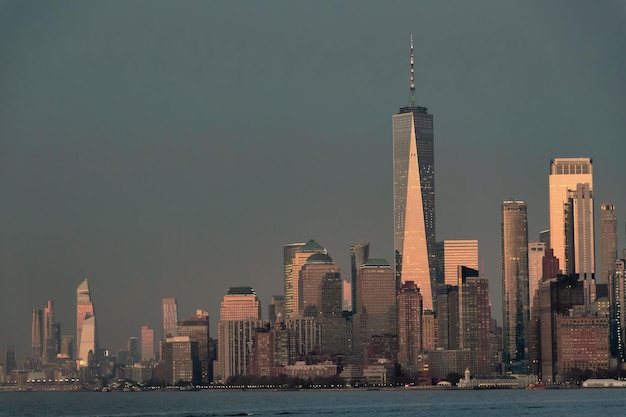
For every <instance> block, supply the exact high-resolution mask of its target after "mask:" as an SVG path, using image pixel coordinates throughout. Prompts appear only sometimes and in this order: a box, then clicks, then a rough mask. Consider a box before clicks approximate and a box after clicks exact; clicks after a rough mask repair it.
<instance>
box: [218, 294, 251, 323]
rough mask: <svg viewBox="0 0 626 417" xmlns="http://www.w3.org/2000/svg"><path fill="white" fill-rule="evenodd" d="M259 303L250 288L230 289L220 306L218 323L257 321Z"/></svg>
mask: <svg viewBox="0 0 626 417" xmlns="http://www.w3.org/2000/svg"><path fill="white" fill-rule="evenodd" d="M260 318H261V303H260V302H259V299H258V297H257V295H256V292H255V291H254V289H253V288H252V287H230V288H229V289H228V291H227V292H226V295H224V298H223V299H222V303H221V305H220V321H225V320H247V319H252V320H259V319H260Z"/></svg>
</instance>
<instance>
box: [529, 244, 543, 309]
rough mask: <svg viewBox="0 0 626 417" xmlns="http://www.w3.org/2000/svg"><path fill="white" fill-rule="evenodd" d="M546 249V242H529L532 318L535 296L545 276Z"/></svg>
mask: <svg viewBox="0 0 626 417" xmlns="http://www.w3.org/2000/svg"><path fill="white" fill-rule="evenodd" d="M545 251H546V244H545V242H540V241H533V242H529V243H528V297H529V299H530V304H531V306H530V315H531V320H532V314H533V313H532V312H533V305H532V304H533V297H535V295H536V294H537V289H538V288H539V281H541V279H542V278H543V257H544V255H545Z"/></svg>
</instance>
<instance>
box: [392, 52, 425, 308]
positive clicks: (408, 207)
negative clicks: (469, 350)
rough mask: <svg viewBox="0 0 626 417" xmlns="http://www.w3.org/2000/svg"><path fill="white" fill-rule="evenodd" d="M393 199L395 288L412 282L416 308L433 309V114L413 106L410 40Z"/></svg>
mask: <svg viewBox="0 0 626 417" xmlns="http://www.w3.org/2000/svg"><path fill="white" fill-rule="evenodd" d="M392 119H393V199H394V251H395V277H396V287H397V288H399V287H400V284H401V283H403V282H405V281H413V282H415V284H416V285H417V286H418V287H419V288H420V293H421V294H422V298H423V305H422V308H423V309H426V310H433V286H434V284H435V158H434V146H433V115H432V114H429V113H428V109H427V108H426V107H420V106H416V105H415V84H414V74H413V41H412V40H411V89H410V99H409V105H408V106H406V107H402V108H400V112H399V113H398V114H395V115H393V118H392Z"/></svg>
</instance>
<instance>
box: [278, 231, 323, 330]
mask: <svg viewBox="0 0 626 417" xmlns="http://www.w3.org/2000/svg"><path fill="white" fill-rule="evenodd" d="M315 253H322V254H326V253H327V251H326V249H324V248H323V247H322V246H320V245H319V244H318V243H317V242H316V241H314V240H313V239H311V240H309V241H308V242H307V243H305V244H302V243H292V244H289V245H286V246H285V247H284V267H285V319H288V318H292V317H296V316H301V315H302V312H301V311H300V306H301V305H302V303H301V301H300V294H301V293H302V291H301V289H300V287H299V285H300V269H302V266H303V265H304V263H305V262H306V260H307V259H308V258H309V256H311V255H313V254H315Z"/></svg>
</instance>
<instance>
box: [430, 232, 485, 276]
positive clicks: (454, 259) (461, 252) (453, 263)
mask: <svg viewBox="0 0 626 417" xmlns="http://www.w3.org/2000/svg"><path fill="white" fill-rule="evenodd" d="M435 248H436V250H435V259H436V261H437V262H436V264H437V272H438V273H437V283H438V284H447V285H459V283H458V274H457V268H458V267H459V265H462V266H465V267H468V268H472V269H476V270H477V269H478V241H477V240H444V241H441V242H437V244H436V245H435Z"/></svg>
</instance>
